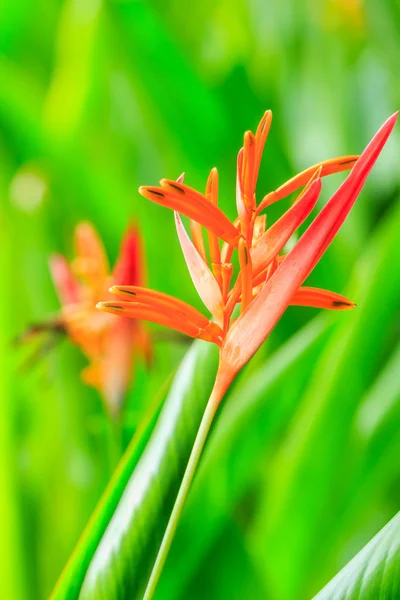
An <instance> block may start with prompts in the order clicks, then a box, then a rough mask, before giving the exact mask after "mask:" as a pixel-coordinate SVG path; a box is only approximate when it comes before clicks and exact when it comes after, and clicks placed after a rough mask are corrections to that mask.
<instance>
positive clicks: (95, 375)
mask: <svg viewBox="0 0 400 600" xmlns="http://www.w3.org/2000/svg"><path fill="white" fill-rule="evenodd" d="M74 237H75V251H76V257H75V259H74V260H73V261H72V262H71V264H69V263H68V261H67V260H66V259H65V258H64V257H63V256H61V255H55V256H53V257H52V258H51V259H50V269H51V273H52V276H53V281H54V284H55V287H56V289H57V293H58V296H59V299H60V303H61V307H62V308H61V316H60V318H59V319H58V320H57V321H58V323H61V324H62V325H63V327H64V329H65V331H66V333H67V335H68V337H69V338H70V339H71V340H72V342H73V343H75V344H76V345H77V346H79V348H80V349H81V350H82V352H83V353H84V354H85V356H86V357H87V358H88V360H89V362H90V365H89V366H88V367H86V369H84V371H83V372H82V378H83V380H84V381H85V383H87V384H88V385H92V386H93V387H95V388H97V389H98V390H99V392H100V393H101V395H102V396H103V399H104V402H105V405H106V407H107V409H108V410H109V412H110V413H111V414H112V415H113V416H115V415H117V414H118V412H119V409H120V406H121V403H122V400H123V398H124V395H125V392H126V391H127V388H128V386H129V383H130V381H131V378H132V367H133V357H134V355H135V353H140V354H142V355H143V356H144V357H145V359H146V360H147V361H149V360H150V356H151V347H150V340H149V336H148V333H147V330H146V329H145V328H144V326H143V323H142V322H141V321H138V320H136V319H135V320H132V319H116V318H115V317H113V316H112V315H107V314H104V313H99V312H98V311H97V310H96V309H95V305H96V303H97V302H98V301H99V300H100V299H101V298H104V295H105V294H107V295H108V289H109V287H110V285H112V284H113V283H116V282H119V283H121V282H123V285H127V286H131V285H143V284H144V282H145V279H144V276H145V274H144V258H143V250H142V244H141V240H140V235H139V231H138V229H137V228H136V227H130V228H129V229H128V231H127V233H126V234H125V237H124V239H123V241H122V244H121V249H120V255H119V258H118V260H117V263H116V265H115V267H114V270H113V272H112V273H111V272H110V269H109V265H108V260H107V256H106V252H105V250H104V246H103V244H102V242H101V240H100V238H99V236H98V234H97V232H96V230H95V229H94V227H93V225H92V224H91V223H87V222H83V223H80V224H79V225H78V226H77V227H76V229H75V236H74Z"/></svg>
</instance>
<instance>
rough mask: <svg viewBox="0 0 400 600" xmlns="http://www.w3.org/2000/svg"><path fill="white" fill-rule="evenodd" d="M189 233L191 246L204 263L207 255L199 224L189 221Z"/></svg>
mask: <svg viewBox="0 0 400 600" xmlns="http://www.w3.org/2000/svg"><path fill="white" fill-rule="evenodd" d="M190 233H191V234H192V240H193V244H194V246H195V248H196V250H197V252H198V253H199V254H200V256H201V258H202V259H203V260H204V262H205V263H206V262H207V255H206V249H205V246H204V239H203V230H202V227H201V225H200V223H197V221H193V219H190Z"/></svg>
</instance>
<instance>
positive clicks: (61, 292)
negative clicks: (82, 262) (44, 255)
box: [49, 254, 80, 306]
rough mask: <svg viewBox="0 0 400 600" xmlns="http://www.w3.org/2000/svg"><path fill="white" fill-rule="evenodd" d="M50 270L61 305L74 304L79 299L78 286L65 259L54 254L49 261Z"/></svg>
mask: <svg viewBox="0 0 400 600" xmlns="http://www.w3.org/2000/svg"><path fill="white" fill-rule="evenodd" d="M49 266H50V272H51V275H52V278H53V282H54V287H55V288H56V291H57V295H58V299H59V301H60V304H61V306H66V305H68V304H76V303H77V302H79V300H80V287H79V283H78V282H77V280H76V279H75V277H74V275H73V273H72V271H71V268H70V266H69V264H68V262H67V260H66V259H65V258H64V257H63V256H61V254H54V255H53V256H52V257H51V258H50V261H49Z"/></svg>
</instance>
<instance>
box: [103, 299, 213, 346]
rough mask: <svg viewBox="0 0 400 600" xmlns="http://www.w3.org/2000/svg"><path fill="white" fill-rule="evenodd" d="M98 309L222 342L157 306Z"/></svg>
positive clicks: (117, 304) (110, 305)
mask: <svg viewBox="0 0 400 600" xmlns="http://www.w3.org/2000/svg"><path fill="white" fill-rule="evenodd" d="M96 308H98V309H99V310H101V311H105V312H109V313H112V314H115V315H120V316H124V317H129V318H131V319H141V320H144V321H151V322H152V323H157V324H158V325H163V326H164V327H169V328H170V329H175V330H176V331H180V332H181V333H184V334H186V335H189V336H190V337H195V338H201V339H205V340H206V341H212V342H214V343H216V344H219V343H220V340H219V339H218V337H217V336H215V334H214V333H213V332H212V331H210V330H208V329H206V328H201V327H198V326H197V325H195V324H194V323H191V322H190V321H188V320H187V319H185V318H184V317H183V316H182V315H181V314H178V313H176V312H174V311H170V312H168V311H166V310H163V309H160V308H158V307H157V306H143V305H141V304H137V303H136V302H99V303H98V304H97V305H96Z"/></svg>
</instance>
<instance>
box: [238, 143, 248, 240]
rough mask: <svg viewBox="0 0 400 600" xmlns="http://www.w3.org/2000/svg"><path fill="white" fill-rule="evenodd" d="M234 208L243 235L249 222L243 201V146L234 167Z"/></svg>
mask: <svg viewBox="0 0 400 600" xmlns="http://www.w3.org/2000/svg"><path fill="white" fill-rule="evenodd" d="M236 208H237V212H238V215H239V219H240V226H241V231H242V234H243V235H245V234H246V231H247V227H248V224H249V216H248V212H247V207H246V204H245V201H244V190H243V148H241V149H240V150H239V154H238V157H237V167H236Z"/></svg>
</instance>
